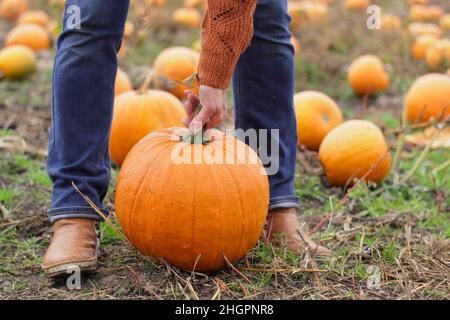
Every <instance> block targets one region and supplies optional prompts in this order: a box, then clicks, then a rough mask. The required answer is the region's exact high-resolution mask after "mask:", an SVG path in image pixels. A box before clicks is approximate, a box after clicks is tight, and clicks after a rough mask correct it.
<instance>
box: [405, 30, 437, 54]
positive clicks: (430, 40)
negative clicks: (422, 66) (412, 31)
mask: <svg viewBox="0 0 450 320" xmlns="http://www.w3.org/2000/svg"><path fill="white" fill-rule="evenodd" d="M438 40H439V39H438V38H436V37H435V36H432V35H428V34H427V35H423V36H419V37H417V39H416V40H415V41H414V44H413V46H412V47H411V55H412V56H413V58H414V59H415V60H421V59H425V56H426V54H427V50H428V49H429V48H431V47H433V46H434V45H435V44H436V43H437V42H438Z"/></svg>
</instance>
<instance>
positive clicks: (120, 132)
mask: <svg viewBox="0 0 450 320" xmlns="http://www.w3.org/2000/svg"><path fill="white" fill-rule="evenodd" d="M184 118H186V113H185V111H184V107H183V104H182V103H181V102H180V101H179V100H178V99H177V98H176V97H175V96H174V95H172V94H170V93H168V92H165V91H161V90H146V91H142V92H141V91H129V92H125V93H123V94H121V95H119V96H117V97H116V99H115V102H114V116H113V122H112V129H111V139H110V153H111V159H112V160H113V161H114V162H115V163H117V164H119V165H121V164H122V163H123V161H124V160H125V157H126V156H127V154H128V152H129V151H130V150H131V148H133V146H134V145H135V144H136V143H138V142H139V140H141V139H142V138H143V137H145V136H146V135H147V134H149V133H150V132H152V131H155V130H157V129H163V128H168V127H173V126H181V125H182V124H183V123H182V120H183V119H184Z"/></svg>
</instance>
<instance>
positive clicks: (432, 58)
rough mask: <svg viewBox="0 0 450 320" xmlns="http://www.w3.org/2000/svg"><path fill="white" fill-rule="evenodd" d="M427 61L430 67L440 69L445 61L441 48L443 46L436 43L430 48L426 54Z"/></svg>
mask: <svg viewBox="0 0 450 320" xmlns="http://www.w3.org/2000/svg"><path fill="white" fill-rule="evenodd" d="M425 61H426V63H427V65H428V67H429V68H430V69H432V70H436V69H438V68H439V67H440V66H441V64H442V62H443V61H444V52H443V50H441V47H440V46H438V45H437V44H435V45H434V46H432V47H430V48H428V49H427V52H426V54H425Z"/></svg>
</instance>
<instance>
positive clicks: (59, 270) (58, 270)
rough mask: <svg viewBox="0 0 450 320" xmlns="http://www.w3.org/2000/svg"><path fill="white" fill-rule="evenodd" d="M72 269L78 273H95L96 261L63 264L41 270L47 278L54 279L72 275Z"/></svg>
mask: <svg viewBox="0 0 450 320" xmlns="http://www.w3.org/2000/svg"><path fill="white" fill-rule="evenodd" d="M74 268H78V269H79V270H80V272H88V271H95V270H96V269H97V259H95V260H93V261H85V262H70V263H64V264H61V265H57V266H54V267H49V268H43V271H44V272H45V274H46V275H47V276H48V277H50V278H55V277H58V276H62V275H70V274H72V273H73V270H74Z"/></svg>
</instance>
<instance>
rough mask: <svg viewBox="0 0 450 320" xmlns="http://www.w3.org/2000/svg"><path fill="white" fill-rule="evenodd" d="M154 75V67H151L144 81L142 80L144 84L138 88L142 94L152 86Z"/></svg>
mask: <svg viewBox="0 0 450 320" xmlns="http://www.w3.org/2000/svg"><path fill="white" fill-rule="evenodd" d="M153 75H154V72H153V69H150V71H149V72H148V73H147V76H146V77H145V80H144V82H142V85H141V87H140V88H139V90H138V92H139V93H140V94H144V93H145V92H147V90H148V88H149V87H150V84H151V83H152V81H153Z"/></svg>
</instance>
